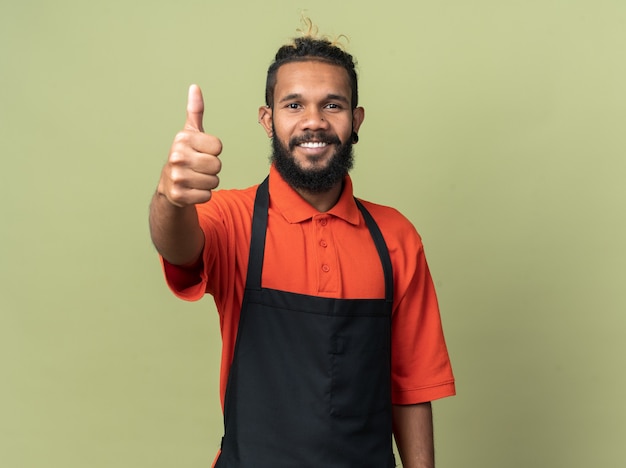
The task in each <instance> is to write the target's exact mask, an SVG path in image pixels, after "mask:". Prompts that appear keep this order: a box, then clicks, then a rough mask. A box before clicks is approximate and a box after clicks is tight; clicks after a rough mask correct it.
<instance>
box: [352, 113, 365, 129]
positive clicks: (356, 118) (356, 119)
mask: <svg viewBox="0 0 626 468" xmlns="http://www.w3.org/2000/svg"><path fill="white" fill-rule="evenodd" d="M364 119H365V109H363V108H362V107H356V108H354V110H353V111H352V131H353V132H358V131H359V128H361V124H362V123H363V120H364Z"/></svg>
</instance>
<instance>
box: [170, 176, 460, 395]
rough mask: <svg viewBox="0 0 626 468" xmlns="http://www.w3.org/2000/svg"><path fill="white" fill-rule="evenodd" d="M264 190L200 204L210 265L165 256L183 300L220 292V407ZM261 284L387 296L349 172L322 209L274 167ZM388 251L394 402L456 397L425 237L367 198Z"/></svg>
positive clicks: (224, 193)
mask: <svg viewBox="0 0 626 468" xmlns="http://www.w3.org/2000/svg"><path fill="white" fill-rule="evenodd" d="M256 188H257V186H254V187H250V188H247V189H244V190H217V191H214V192H213V196H212V198H211V200H210V201H209V202H207V203H205V204H202V205H198V207H197V209H198V216H199V220H200V224H201V226H202V229H203V231H204V235H205V239H206V241H205V247H204V253H203V260H204V262H203V269H202V270H201V271H189V270H185V269H182V268H180V267H176V266H173V265H171V264H169V263H167V262H166V261H163V266H164V271H165V276H166V279H167V282H168V285H169V286H170V288H171V289H172V291H173V292H174V294H176V295H177V296H178V297H180V298H182V299H185V300H198V299H200V298H202V297H203V296H204V294H205V293H209V294H211V295H212V296H213V298H214V300H215V303H216V305H217V310H218V312H219V317H220V327H221V332H222V361H221V372H220V397H221V401H222V407H223V404H224V395H225V391H226V383H227V381H228V372H229V369H230V364H231V362H232V359H233V352H234V348H235V341H236V337H237V327H238V323H239V313H240V310H241V303H242V299H243V292H244V286H245V279H246V272H247V268H248V253H249V252H248V250H249V246H250V231H251V225H252V219H251V218H252V211H253V208H254V197H255V195H256ZM269 190H270V205H269V217H268V228H267V238H266V244H265V259H264V264H263V275H262V282H263V284H262V285H263V287H266V288H271V289H277V290H282V291H289V292H294V293H299V294H307V295H312V296H323V297H333V298H341V299H358V298H361V299H371V298H383V297H384V295H385V294H384V293H385V285H384V278H383V271H382V266H381V263H380V259H379V256H378V253H377V251H376V248H375V246H374V243H373V241H372V238H371V235H370V233H369V230H368V229H367V226H366V225H365V221H364V220H363V217H362V215H361V213H360V212H359V209H358V208H357V206H356V203H355V202H354V198H353V191H352V181H351V179H350V177H346V179H345V182H344V189H343V192H342V195H341V197H340V199H339V201H338V202H337V204H336V205H335V206H334V207H333V208H332V209H331V210H330V211H328V212H325V213H321V212H319V211H317V210H316V209H315V208H313V207H312V206H311V205H310V204H308V203H307V202H306V201H305V200H304V199H303V198H302V197H300V195H298V193H297V192H295V191H294V190H293V189H292V188H291V187H290V186H289V185H288V184H287V183H286V182H285V181H284V180H283V179H282V178H281V176H280V174H279V173H278V171H276V169H275V168H274V167H273V166H272V167H271V168H270V181H269ZM363 205H364V206H365V207H366V208H367V210H368V211H369V212H370V213H371V215H372V216H373V218H374V219H375V220H376V223H377V224H378V226H379V228H380V230H381V231H382V234H383V237H384V238H385V242H386V244H387V247H388V249H389V254H390V257H391V262H392V265H393V276H394V278H393V279H394V304H393V312H392V314H393V315H392V350H391V353H392V400H393V403H394V404H414V403H422V402H426V401H432V400H435V399H438V398H442V397H446V396H450V395H454V393H455V387H454V377H453V374H452V369H451V366H450V360H449V358H448V352H447V349H446V344H445V341H444V336H443V331H442V327H441V320H440V315H439V308H438V305H437V298H436V295H435V289H434V286H433V282H432V279H431V276H430V273H429V271H428V265H427V263H426V258H425V256H424V250H423V246H422V242H421V238H420V237H419V235H418V233H417V232H416V230H415V228H414V227H413V225H412V224H411V223H410V222H409V221H408V220H407V219H406V218H405V217H404V216H403V215H402V214H400V213H399V212H398V211H397V210H395V209H393V208H389V207H384V206H381V205H376V204H373V203H369V202H366V201H363Z"/></svg>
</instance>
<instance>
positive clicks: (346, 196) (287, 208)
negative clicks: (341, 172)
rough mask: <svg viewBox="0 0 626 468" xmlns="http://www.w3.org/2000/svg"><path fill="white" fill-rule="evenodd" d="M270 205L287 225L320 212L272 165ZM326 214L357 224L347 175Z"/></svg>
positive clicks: (299, 221)
mask: <svg viewBox="0 0 626 468" xmlns="http://www.w3.org/2000/svg"><path fill="white" fill-rule="evenodd" d="M269 190H270V205H271V206H272V207H273V208H275V209H277V210H278V211H279V212H280V213H281V214H282V216H283V217H284V218H285V219H286V220H287V222H289V223H292V224H293V223H301V222H302V221H306V220H308V219H311V218H313V217H314V216H317V215H320V214H321V212H320V211H318V210H316V209H315V208H314V207H313V206H311V205H310V204H309V203H308V202H307V201H306V200H305V199H304V198H302V197H301V196H300V194H299V193H298V192H296V191H295V190H294V189H293V188H292V187H291V186H290V185H289V184H288V183H287V182H286V181H285V179H283V178H282V176H281V175H280V173H279V172H278V170H277V169H276V168H275V167H274V165H273V164H272V165H271V166H270V187H269ZM326 214H329V215H333V216H336V217H338V218H341V219H343V220H344V221H347V222H348V223H350V224H354V225H357V224H359V209H358V207H357V206H356V202H355V201H354V195H353V187H352V179H350V176H349V175H346V177H345V178H344V180H343V190H342V192H341V196H340V197H339V200H338V201H337V203H336V204H335V206H333V207H332V208H331V209H330V210H328V211H327V212H326Z"/></svg>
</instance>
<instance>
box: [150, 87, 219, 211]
mask: <svg viewBox="0 0 626 468" xmlns="http://www.w3.org/2000/svg"><path fill="white" fill-rule="evenodd" d="M203 114H204V100H203V98H202V91H201V90H200V88H199V87H198V86H197V85H191V86H190V87H189V96H188V98H187V121H186V122H185V126H184V127H183V130H181V131H180V132H179V133H178V134H177V135H176V137H175V138H174V142H173V144H172V147H171V149H170V153H169V157H168V160H167V163H166V164H165V166H164V167H163V171H162V172H161V179H160V181H159V185H158V188H157V192H158V193H159V194H161V195H163V196H165V197H166V198H167V200H168V201H169V202H170V203H171V204H172V205H175V206H178V207H181V208H182V207H185V206H189V205H196V204H198V203H204V202H206V201H208V200H209V199H210V198H211V191H212V190H213V189H215V188H216V187H217V186H218V184H219V178H218V176H217V174H218V173H219V172H220V169H221V168H222V162H221V161H220V159H219V157H218V156H219V155H220V153H221V152H222V142H221V141H220V140H219V138H217V137H215V136H212V135H209V134H207V133H204V129H203V126H202V118H203Z"/></svg>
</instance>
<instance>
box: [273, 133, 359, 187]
mask: <svg viewBox="0 0 626 468" xmlns="http://www.w3.org/2000/svg"><path fill="white" fill-rule="evenodd" d="M312 139H315V140H316V141H322V142H325V143H328V144H333V145H335V146H336V150H335V154H333V156H332V158H331V159H330V161H329V162H328V165H327V166H326V167H324V168H321V169H302V168H301V167H300V166H298V163H296V160H295V158H294V157H293V155H292V152H293V150H294V149H295V147H296V146H297V145H298V144H299V143H301V142H303V141H308V140H312ZM272 150H273V153H272V157H271V161H272V162H273V163H274V166H275V167H276V169H277V170H278V172H279V174H280V175H281V176H282V177H283V179H285V181H286V182H287V183H288V184H289V185H290V186H291V187H293V188H295V189H299V190H304V191H306V192H310V193H322V192H327V191H328V190H330V189H331V188H333V187H334V186H335V185H336V184H337V183H338V182H341V181H342V180H343V178H344V177H345V176H346V175H347V174H348V172H350V169H352V166H353V165H354V155H353V151H352V142H348V143H345V144H343V143H341V141H340V140H339V138H337V136H335V135H328V134H327V133H325V132H317V133H313V132H307V133H306V134H305V135H303V136H301V137H298V138H292V139H291V140H290V142H289V148H286V147H285V146H284V145H283V144H282V143H281V142H280V141H279V139H278V138H276V132H274V138H272Z"/></svg>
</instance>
